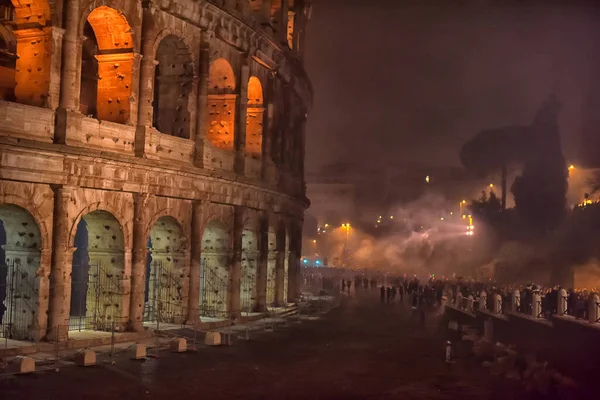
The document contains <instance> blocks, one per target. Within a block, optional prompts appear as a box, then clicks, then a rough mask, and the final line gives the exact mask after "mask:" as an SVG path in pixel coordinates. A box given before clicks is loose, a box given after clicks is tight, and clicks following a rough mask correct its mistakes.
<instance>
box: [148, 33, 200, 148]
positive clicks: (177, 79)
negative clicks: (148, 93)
mask: <svg viewBox="0 0 600 400" xmlns="http://www.w3.org/2000/svg"><path fill="white" fill-rule="evenodd" d="M156 61H158V64H157V65H156V70H155V74H154V102H153V107H154V126H155V127H156V129H158V130H159V131H160V132H162V133H166V134H169V135H173V136H177V137H181V138H185V139H189V137H190V110H189V109H188V106H189V100H190V93H191V92H192V89H193V79H194V67H193V64H192V58H191V55H190V50H189V49H188V47H187V46H186V45H185V43H183V41H182V40H181V39H179V38H178V37H176V36H173V35H169V36H166V37H165V38H163V39H162V40H161V42H160V44H159V46H158V50H157V51H156Z"/></svg>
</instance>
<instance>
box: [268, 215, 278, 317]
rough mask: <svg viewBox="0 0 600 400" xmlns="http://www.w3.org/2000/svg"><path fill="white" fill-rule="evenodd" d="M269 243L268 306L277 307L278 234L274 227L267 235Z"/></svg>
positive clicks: (270, 228)
mask: <svg viewBox="0 0 600 400" xmlns="http://www.w3.org/2000/svg"><path fill="white" fill-rule="evenodd" d="M267 240H268V241H269V243H268V246H267V249H268V252H269V253H268V255H267V306H270V307H272V306H274V305H275V300H276V298H275V293H276V292H275V287H276V272H275V271H276V265H277V233H276V231H275V229H274V228H273V227H269V232H268V235H267Z"/></svg>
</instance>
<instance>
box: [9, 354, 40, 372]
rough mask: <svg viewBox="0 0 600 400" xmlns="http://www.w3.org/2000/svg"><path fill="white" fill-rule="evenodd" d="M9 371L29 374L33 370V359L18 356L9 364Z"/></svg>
mask: <svg viewBox="0 0 600 400" xmlns="http://www.w3.org/2000/svg"><path fill="white" fill-rule="evenodd" d="M10 372H12V373H14V374H30V373H32V372H35V361H34V359H33V358H31V357H26V356H18V357H17V358H15V359H14V360H13V362H12V363H11V364H10Z"/></svg>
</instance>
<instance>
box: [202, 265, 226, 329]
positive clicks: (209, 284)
mask: <svg viewBox="0 0 600 400" xmlns="http://www.w3.org/2000/svg"><path fill="white" fill-rule="evenodd" d="M215 264H218V263H215V262H214V261H213V260H210V259H206V258H205V259H203V260H202V263H201V265H200V306H199V308H200V315H201V316H204V317H212V318H223V317H227V289H228V283H227V280H226V279H224V278H223V276H222V274H219V269H220V268H221V267H220V265H215Z"/></svg>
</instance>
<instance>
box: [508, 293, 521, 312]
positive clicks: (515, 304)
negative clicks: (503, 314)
mask: <svg viewBox="0 0 600 400" xmlns="http://www.w3.org/2000/svg"><path fill="white" fill-rule="evenodd" d="M520 307H521V293H520V292H519V291H518V290H517V289H515V290H514V292H513V293H512V296H511V301H510V311H512V312H518V311H519V308H520Z"/></svg>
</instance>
